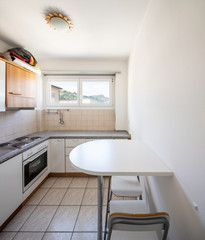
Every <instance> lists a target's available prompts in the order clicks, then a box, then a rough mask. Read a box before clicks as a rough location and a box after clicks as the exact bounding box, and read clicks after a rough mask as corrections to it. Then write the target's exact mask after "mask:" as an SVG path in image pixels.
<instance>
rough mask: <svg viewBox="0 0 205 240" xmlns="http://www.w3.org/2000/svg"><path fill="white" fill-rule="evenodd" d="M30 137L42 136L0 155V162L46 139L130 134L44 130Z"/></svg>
mask: <svg viewBox="0 0 205 240" xmlns="http://www.w3.org/2000/svg"><path fill="white" fill-rule="evenodd" d="M28 136H30V137H35V136H39V137H42V138H41V139H40V140H36V141H34V142H32V143H31V144H28V145H26V146H25V147H23V148H21V149H17V150H14V151H12V152H10V153H8V154H5V155H3V156H0V164H1V163H3V162H5V161H7V160H9V159H11V158H13V157H15V156H16V155H18V154H20V153H22V152H24V151H26V150H28V149H29V148H32V147H34V146H36V145H38V144H39V143H41V142H44V141H46V140H48V139H56V138H64V139H66V138H67V139H69V138H84V139H96V140H97V139H130V138H131V135H130V134H129V133H128V132H127V131H123V130H122V131H121V130H120V131H45V132H36V133H33V134H30V135H28Z"/></svg>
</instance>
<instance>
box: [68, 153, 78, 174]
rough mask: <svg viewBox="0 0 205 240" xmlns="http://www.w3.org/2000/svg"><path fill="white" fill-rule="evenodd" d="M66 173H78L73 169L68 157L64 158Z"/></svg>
mask: <svg viewBox="0 0 205 240" xmlns="http://www.w3.org/2000/svg"><path fill="white" fill-rule="evenodd" d="M65 165H66V172H79V170H77V169H75V168H74V167H73V166H72V164H71V162H70V158H69V156H66V164H65Z"/></svg>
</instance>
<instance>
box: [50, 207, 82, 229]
mask: <svg viewBox="0 0 205 240" xmlns="http://www.w3.org/2000/svg"><path fill="white" fill-rule="evenodd" d="M79 208H80V207H79V206H60V207H59V208H58V210H57V212H56V214H55V216H54V218H53V220H52V222H51V224H50V226H49V228H48V230H47V231H55V232H60V231H73V228H74V226H75V222H76V219H77V216H78V212H79Z"/></svg>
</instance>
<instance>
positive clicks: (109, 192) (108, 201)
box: [104, 176, 112, 240]
mask: <svg viewBox="0 0 205 240" xmlns="http://www.w3.org/2000/svg"><path fill="white" fill-rule="evenodd" d="M110 183H111V176H109V182H108V194H107V207H106V215H105V229H104V230H105V232H104V240H106V234H107V220H108V213H109V205H110V200H111V198H112V192H111V191H110Z"/></svg>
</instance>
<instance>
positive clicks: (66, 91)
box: [51, 81, 78, 104]
mask: <svg viewBox="0 0 205 240" xmlns="http://www.w3.org/2000/svg"><path fill="white" fill-rule="evenodd" d="M77 102H78V86H77V81H52V82H51V103H52V104H66V103H69V104H70V103H71V104H72V103H77Z"/></svg>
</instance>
